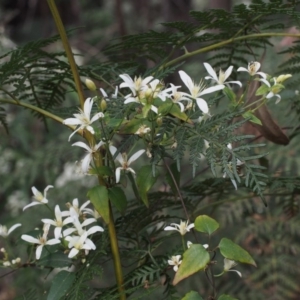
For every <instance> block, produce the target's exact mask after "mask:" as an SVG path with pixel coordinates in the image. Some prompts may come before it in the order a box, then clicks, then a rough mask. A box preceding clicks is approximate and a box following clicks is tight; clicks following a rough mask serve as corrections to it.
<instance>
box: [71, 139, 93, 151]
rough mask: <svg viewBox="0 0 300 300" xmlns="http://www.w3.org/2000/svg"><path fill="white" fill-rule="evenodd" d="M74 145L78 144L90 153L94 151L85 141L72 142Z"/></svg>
mask: <svg viewBox="0 0 300 300" xmlns="http://www.w3.org/2000/svg"><path fill="white" fill-rule="evenodd" d="M72 146H78V147H81V148H84V149H85V150H87V151H88V152H90V153H91V152H92V149H91V148H90V147H89V146H88V145H87V144H85V143H83V142H76V143H74V144H72Z"/></svg>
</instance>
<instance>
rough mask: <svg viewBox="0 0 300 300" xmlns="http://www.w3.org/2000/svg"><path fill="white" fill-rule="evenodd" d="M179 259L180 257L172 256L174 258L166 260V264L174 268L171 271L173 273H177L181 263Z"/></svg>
mask: <svg viewBox="0 0 300 300" xmlns="http://www.w3.org/2000/svg"><path fill="white" fill-rule="evenodd" d="M180 258H181V255H174V256H172V257H171V259H169V260H168V264H169V265H170V266H174V267H173V270H174V271H175V272H177V271H178V267H179V265H180V264H181V263H182V260H180Z"/></svg>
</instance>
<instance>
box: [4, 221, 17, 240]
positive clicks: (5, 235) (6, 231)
mask: <svg viewBox="0 0 300 300" xmlns="http://www.w3.org/2000/svg"><path fill="white" fill-rule="evenodd" d="M20 226H22V224H20V223H18V224H15V225H13V226H11V227H10V228H9V230H7V227H6V226H5V225H0V236H2V237H4V238H6V237H8V236H9V234H10V233H12V232H13V231H14V230H15V229H16V228H18V227H20Z"/></svg>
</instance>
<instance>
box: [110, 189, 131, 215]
mask: <svg viewBox="0 0 300 300" xmlns="http://www.w3.org/2000/svg"><path fill="white" fill-rule="evenodd" d="M108 197H109V199H110V200H111V202H112V203H113V205H114V206H115V207H116V209H117V210H118V211H119V212H120V213H123V212H124V211H125V209H126V207H127V198H126V195H125V194H124V191H123V190H122V189H121V188H120V187H118V186H114V187H112V188H109V189H108Z"/></svg>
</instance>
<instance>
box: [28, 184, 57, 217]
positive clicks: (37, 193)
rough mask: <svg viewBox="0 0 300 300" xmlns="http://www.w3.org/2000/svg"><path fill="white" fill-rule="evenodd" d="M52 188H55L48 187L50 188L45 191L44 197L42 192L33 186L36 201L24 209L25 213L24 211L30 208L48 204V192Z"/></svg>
mask: <svg viewBox="0 0 300 300" xmlns="http://www.w3.org/2000/svg"><path fill="white" fill-rule="evenodd" d="M50 188H53V186H52V185H48V186H47V187H46V188H45V189H44V195H43V194H42V193H41V192H40V191H38V190H37V189H36V188H35V187H34V186H33V187H32V188H31V190H32V193H33V198H34V199H35V200H36V201H33V202H31V203H30V204H28V205H26V206H25V207H24V208H23V211H24V210H25V209H27V208H28V207H30V206H34V205H39V204H46V203H48V199H47V198H46V197H47V191H48V190H49V189H50Z"/></svg>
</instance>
